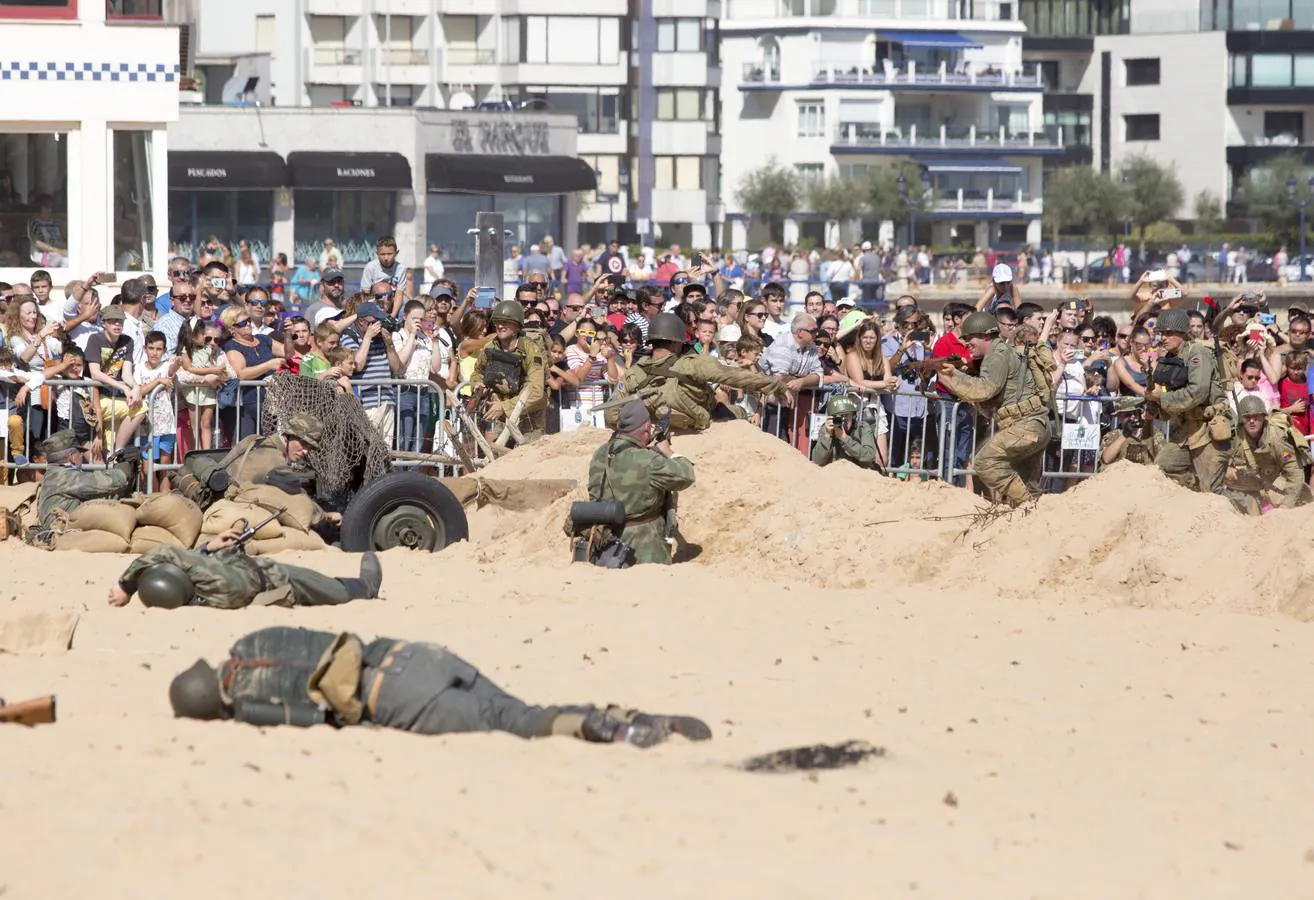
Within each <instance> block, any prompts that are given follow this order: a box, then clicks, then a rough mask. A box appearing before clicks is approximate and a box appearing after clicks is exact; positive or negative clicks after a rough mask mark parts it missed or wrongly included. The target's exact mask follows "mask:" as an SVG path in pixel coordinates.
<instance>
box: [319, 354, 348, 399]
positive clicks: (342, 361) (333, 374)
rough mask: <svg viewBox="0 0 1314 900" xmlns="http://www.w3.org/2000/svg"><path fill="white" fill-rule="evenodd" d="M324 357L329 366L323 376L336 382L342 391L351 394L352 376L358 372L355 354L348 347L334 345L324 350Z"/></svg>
mask: <svg viewBox="0 0 1314 900" xmlns="http://www.w3.org/2000/svg"><path fill="white" fill-rule="evenodd" d="M324 358H325V359H326V360H327V362H328V364H329V367H328V368H327V369H325V370H324V372H323V377H324V378H326V379H328V380H331V381H332V382H333V383H334V384H336V385H337V386H338V390H340V391H341V392H342V393H344V394H350V393H351V391H352V387H351V376H352V375H353V374H355V372H356V356H355V354H354V353H352V352H351V351H350V350H348V349H347V348H346V347H334V348H333V349H332V350H326V351H325V352H324Z"/></svg>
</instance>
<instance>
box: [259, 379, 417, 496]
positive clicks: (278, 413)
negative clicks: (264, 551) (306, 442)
mask: <svg viewBox="0 0 1314 900" xmlns="http://www.w3.org/2000/svg"><path fill="white" fill-rule="evenodd" d="M265 385H266V389H265V402H264V406H263V408H262V409H261V411H260V430H261V431H262V432H263V433H265V434H273V433H275V432H280V433H281V432H282V430H283V425H284V423H286V422H287V420H288V419H289V418H291V417H292V415H293V413H298V412H308V413H312V414H314V415H316V416H318V417H319V419H320V421H322V422H323V423H324V439H323V440H322V441H321V442H320V447H319V449H318V450H315V451H312V452H311V454H310V464H311V467H312V468H313V469H314V470H315V483H316V496H317V497H319V498H320V499H323V500H332V499H342V498H344V496H345V494H346V492H347V490H348V489H349V488H350V489H353V490H354V489H357V488H359V487H360V486H361V485H364V484H368V483H369V482H371V481H373V480H374V479H376V478H378V477H379V476H380V475H383V474H385V473H386V472H388V470H389V469H390V468H391V467H392V458H391V455H390V453H389V449H388V444H387V442H386V441H385V440H384V439H383V436H382V435H381V434H380V433H379V431H378V429H377V428H375V427H374V426H373V425H372V424H370V420H369V419H368V418H367V417H366V415H365V410H364V408H363V407H361V405H360V401H359V400H357V399H356V398H355V397H353V396H351V395H350V394H343V393H341V392H339V391H338V390H336V389H335V388H334V387H333V386H332V384H331V383H330V382H328V381H318V380H316V379H314V378H302V377H300V376H297V375H292V374H290V373H287V372H280V373H277V374H275V375H271V376H270V377H269V379H268V380H267V381H266V382H265Z"/></svg>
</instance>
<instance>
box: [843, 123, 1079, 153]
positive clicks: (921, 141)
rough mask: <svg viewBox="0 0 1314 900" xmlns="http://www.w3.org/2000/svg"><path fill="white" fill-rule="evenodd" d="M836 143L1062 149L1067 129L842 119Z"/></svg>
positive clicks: (966, 147) (965, 147)
mask: <svg viewBox="0 0 1314 900" xmlns="http://www.w3.org/2000/svg"><path fill="white" fill-rule="evenodd" d="M835 145H836V146H848V147H894V148H904V147H907V148H917V147H953V148H961V149H964V150H967V149H971V148H974V147H975V148H981V149H1008V148H1018V149H1024V148H1031V147H1040V148H1060V147H1062V146H1063V129H1062V128H1061V127H1060V128H1054V129H1053V130H1052V131H1050V130H1046V131H1013V132H1010V131H1009V130H1008V129H1007V128H1003V127H1000V128H995V129H991V128H987V127H986V126H978V125H969V126H968V127H967V128H966V130H964V129H962V128H954V129H951V128H949V127H948V126H946V125H941V126H940V127H939V129H936V130H932V131H930V132H927V131H926V130H922V131H920V132H919V131H918V130H917V126H916V125H909V126H907V127H903V126H898V125H896V126H894V127H893V128H886V127H885V126H884V125H883V124H882V123H880V122H841V123H840V125H839V128H838V129H837V130H836V133H835Z"/></svg>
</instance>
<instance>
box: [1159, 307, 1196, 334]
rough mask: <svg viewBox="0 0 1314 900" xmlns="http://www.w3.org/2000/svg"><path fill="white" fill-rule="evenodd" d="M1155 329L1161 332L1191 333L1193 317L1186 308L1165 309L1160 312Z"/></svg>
mask: <svg viewBox="0 0 1314 900" xmlns="http://www.w3.org/2000/svg"><path fill="white" fill-rule="evenodd" d="M1154 330H1155V331H1157V332H1159V333H1160V334H1163V333H1165V332H1169V331H1173V332H1176V333H1178V334H1189V333H1190V331H1191V317H1190V316H1189V315H1187V314H1186V310H1184V309H1165V310H1164V311H1163V312H1161V313H1159V318H1158V320H1157V321H1156V322H1155V326H1154Z"/></svg>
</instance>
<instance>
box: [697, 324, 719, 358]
mask: <svg viewBox="0 0 1314 900" xmlns="http://www.w3.org/2000/svg"><path fill="white" fill-rule="evenodd" d="M715 348H716V322H714V321H706V322H704V321H699V322H697V323H696V324H695V325H694V352H695V353H699V354H702V355H703V356H710V355H711V354H712V351H713V350H714V349H715Z"/></svg>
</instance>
